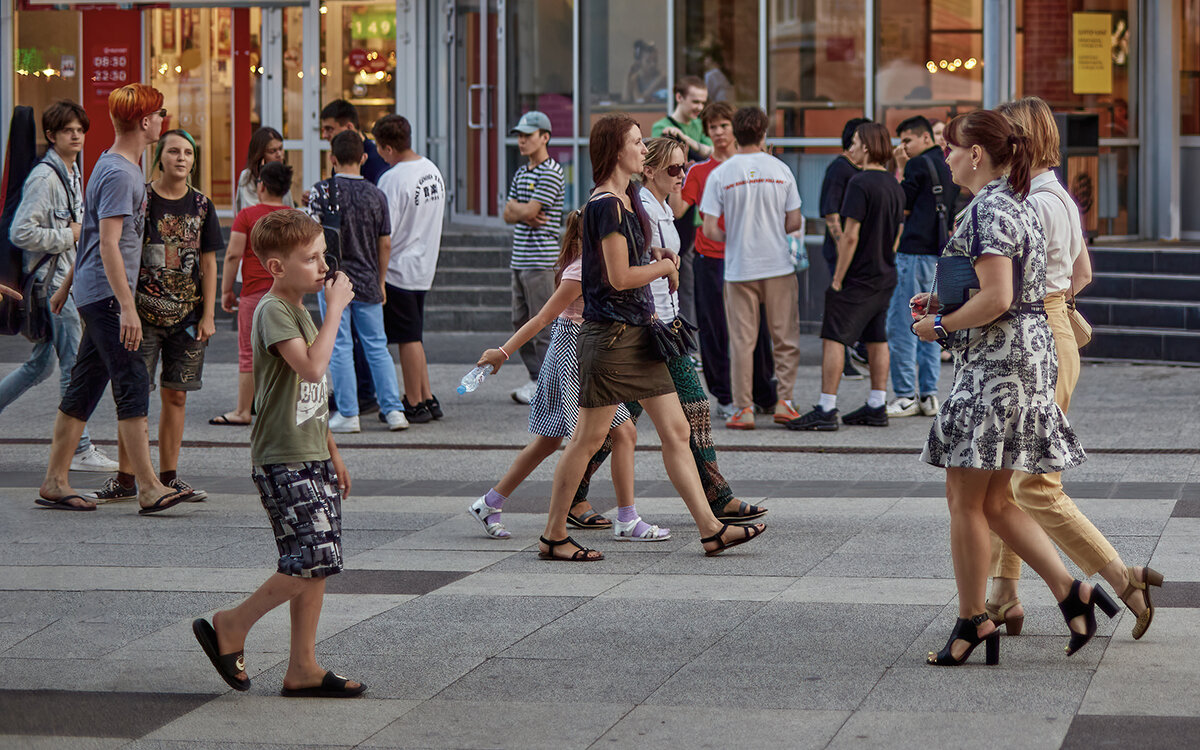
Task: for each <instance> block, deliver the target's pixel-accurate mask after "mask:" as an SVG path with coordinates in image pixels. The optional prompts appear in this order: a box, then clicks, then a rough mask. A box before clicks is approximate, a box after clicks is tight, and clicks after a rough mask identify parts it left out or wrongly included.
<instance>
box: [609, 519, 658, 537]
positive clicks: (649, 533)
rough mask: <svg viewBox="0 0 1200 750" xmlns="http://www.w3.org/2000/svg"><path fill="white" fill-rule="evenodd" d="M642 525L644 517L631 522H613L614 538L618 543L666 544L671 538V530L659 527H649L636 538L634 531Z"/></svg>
mask: <svg viewBox="0 0 1200 750" xmlns="http://www.w3.org/2000/svg"><path fill="white" fill-rule="evenodd" d="M639 523H642V517H641V516H638V517H637V518H635V519H633V520H632V521H629V522H628V523H626V522H624V521H613V538H614V539H615V540H617V541H618V542H665V541H667V540H668V539H670V538H671V530H670V529H660V528H659V527H657V526H653V525H650V526H647V528H646V530H645V531H643V532H642V533H641V534H638V535H637V536H634V533H633V530H634V529H636V528H637V525H638V524H639Z"/></svg>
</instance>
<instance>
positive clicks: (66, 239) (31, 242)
mask: <svg viewBox="0 0 1200 750" xmlns="http://www.w3.org/2000/svg"><path fill="white" fill-rule="evenodd" d="M51 179H53V180H54V181H53V182H51V181H50V180H51ZM56 188H59V189H61V188H60V187H59V182H58V179H57V178H53V176H52V175H44V174H41V170H39V173H38V174H35V175H34V176H33V177H32V178H30V179H29V180H27V181H26V182H25V186H24V189H23V190H24V192H22V193H21V202H20V204H19V205H18V206H17V212H16V213H15V214H14V215H13V221H12V227H11V228H10V229H9V231H8V237H9V239H10V240H12V243H13V244H14V245H16V246H17V247H19V248H21V249H22V250H28V251H29V252H31V253H50V254H57V253H64V252H66V251H68V250H70V249H71V248H73V247H75V243H76V242H77V241H78V238H79V235H78V233H77V231H78V230H77V229H76V228H77V227H78V226H79V225H78V224H76V223H74V222H72V223H71V225H69V226H65V227H61V228H59V227H56V226H54V197H55V190H56Z"/></svg>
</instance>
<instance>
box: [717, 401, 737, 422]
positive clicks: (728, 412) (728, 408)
mask: <svg viewBox="0 0 1200 750" xmlns="http://www.w3.org/2000/svg"><path fill="white" fill-rule="evenodd" d="M715 411H716V413H717V419H720V420H725V419H729V418H730V417H732V416H733V415H734V414H737V409H735V408H733V403H732V402H730V403H728V404H717V408H716V410H715Z"/></svg>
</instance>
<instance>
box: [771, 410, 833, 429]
mask: <svg viewBox="0 0 1200 750" xmlns="http://www.w3.org/2000/svg"><path fill="white" fill-rule="evenodd" d="M784 427H786V428H788V429H789V430H808V431H820V432H833V431H834V430H836V429H837V428H838V410H837V409H830V410H829V411H825V410H824V409H822V408H821V407H819V406H814V407H813V408H812V411H810V412H809V413H808V414H805V415H803V416H800V417H796V418H795V419H793V420H792V421H790V422H788V423H787V424H785V425H784Z"/></svg>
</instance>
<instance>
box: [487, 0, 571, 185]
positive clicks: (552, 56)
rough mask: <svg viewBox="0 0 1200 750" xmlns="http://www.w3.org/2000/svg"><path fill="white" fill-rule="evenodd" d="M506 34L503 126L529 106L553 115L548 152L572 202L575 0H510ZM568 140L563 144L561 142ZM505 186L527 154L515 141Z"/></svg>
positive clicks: (507, 161) (512, 121)
mask: <svg viewBox="0 0 1200 750" xmlns="http://www.w3.org/2000/svg"><path fill="white" fill-rule="evenodd" d="M505 5H506V8H507V10H508V19H507V29H506V39H507V43H508V50H507V60H506V62H507V66H508V82H507V83H508V87H507V88H508V92H507V94H508V96H507V98H508V111H507V112H506V113H505V117H504V122H503V123H502V124H501V125H502V132H503V134H504V135H505V136H508V131H509V128H511V127H512V126H513V125H515V124H516V122H517V121H518V120H519V119H521V115H522V114H524V113H526V112H529V111H530V110H535V109H536V110H537V111H539V112H543V113H545V114H546V116H547V117H549V118H550V128H551V135H552V137H551V141H550V156H551V157H553V158H554V160H555V161H557V162H558V163H559V164H561V165H562V168H563V173H564V176H565V177H566V182H567V196H566V201H567V205H574V192H575V191H574V182H575V180H574V163H573V162H574V159H573V149H572V147H571V146H570V141H569V140H567V139H569V138H571V137H573V136H574V135H575V125H574V116H575V109H574V104H573V102H572V92H573V91H574V86H573V85H572V82H571V65H572V62H571V24H572V13H573V10H574V3H573V2H572V0H509V2H508V3H506V4H505ZM563 144H565V145H563ZM507 154H508V158H507V159H506V165H505V166H506V167H507V170H506V172H505V174H504V179H505V183H504V185H503V189H504V190H505V191H506V192H507V190H508V180H509V179H510V178H511V177H512V175H513V174H514V173H515V172H516V170H517V167H518V166H520V165H521V164H522V163H524V161H525V159H524V157H522V156H521V155H520V153H519V152H518V151H517V149H516V147H514V146H510V147H509V148H508V149H507Z"/></svg>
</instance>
